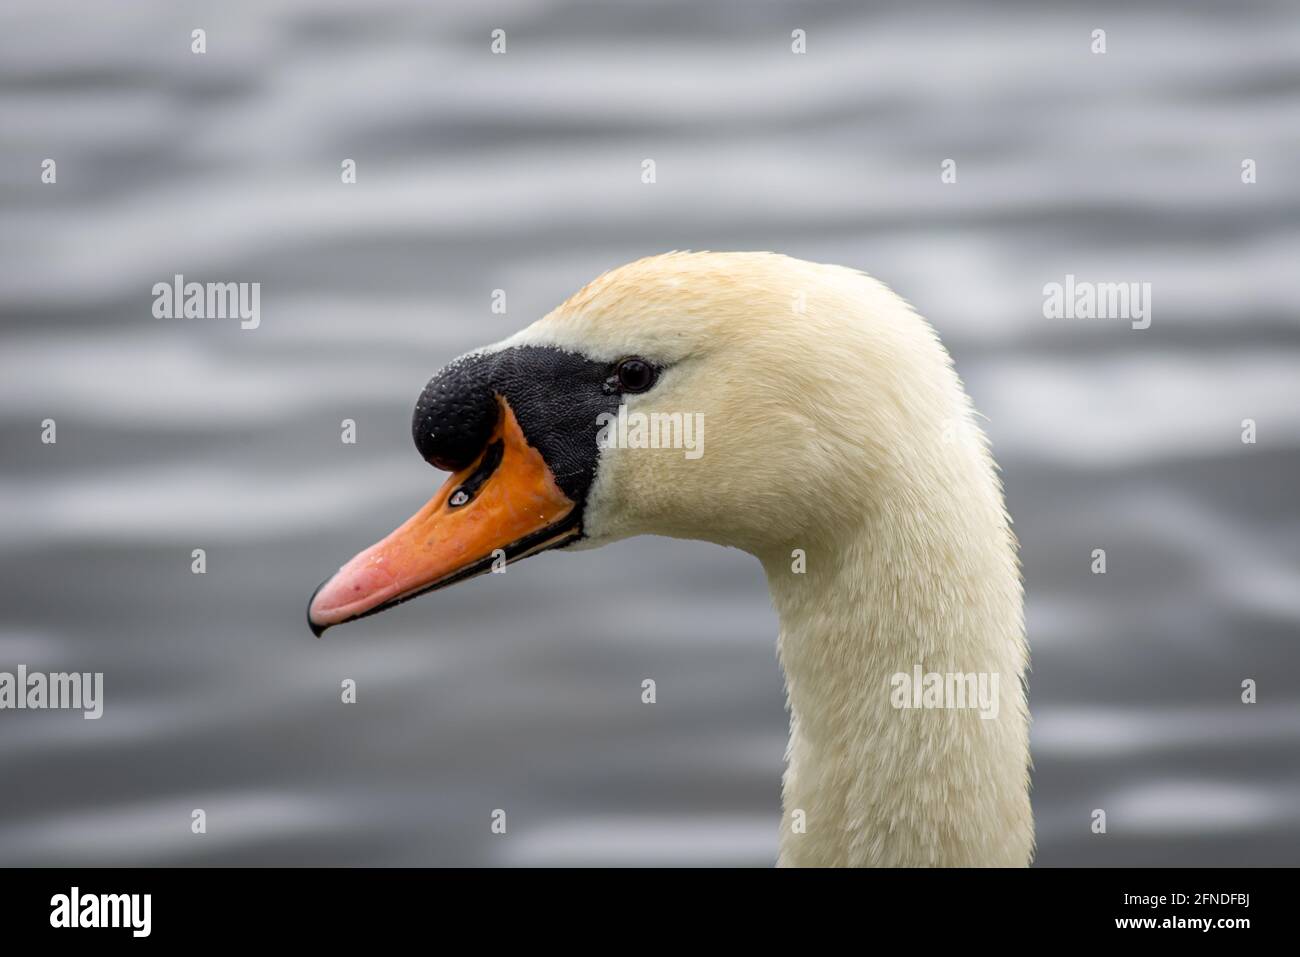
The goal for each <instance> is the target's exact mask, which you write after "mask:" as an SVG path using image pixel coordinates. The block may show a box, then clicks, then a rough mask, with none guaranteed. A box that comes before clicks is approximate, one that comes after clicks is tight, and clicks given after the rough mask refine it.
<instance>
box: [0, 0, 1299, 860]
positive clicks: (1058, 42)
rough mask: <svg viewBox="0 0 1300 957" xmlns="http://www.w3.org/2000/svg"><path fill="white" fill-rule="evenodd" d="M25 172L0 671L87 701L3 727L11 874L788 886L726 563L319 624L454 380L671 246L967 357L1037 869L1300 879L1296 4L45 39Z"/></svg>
mask: <svg viewBox="0 0 1300 957" xmlns="http://www.w3.org/2000/svg"><path fill="white" fill-rule="evenodd" d="M196 27H202V28H204V29H205V30H206V31H207V44H208V47H207V49H208V52H207V53H206V54H205V55H202V56H199V55H195V54H192V53H191V52H190V42H191V41H190V31H191V30H192V29H194V28H196ZM494 28H502V29H504V30H505V31H506V35H507V43H508V46H507V50H508V52H507V54H506V55H504V56H494V55H492V54H491V53H490V52H489V33H490V31H491V30H492V29H494ZM796 28H799V29H804V30H806V31H807V37H808V40H807V45H808V46H807V49H808V52H807V54H806V55H802V56H797V55H793V54H792V53H791V31H792V30H794V29H796ZM1095 28H1103V29H1105V30H1106V31H1107V44H1108V52H1107V53H1106V54H1105V55H1094V54H1092V53H1090V51H1089V47H1090V43H1091V40H1090V34H1091V31H1092V30H1093V29H1095ZM0 143H2V148H3V164H2V169H0V177H2V180H0V189H2V190H3V193H2V194H0V195H2V198H3V203H2V206H0V210H2V212H0V215H2V217H3V229H2V230H0V309H2V310H3V323H4V325H3V346H2V348H0V370H2V373H0V429H2V430H3V434H2V441H3V457H4V468H3V475H2V477H0V530H2V532H0V589H2V590H3V593H2V595H0V620H2V621H3V624H2V626H0V670H13V669H14V667H16V666H17V665H18V664H26V665H27V666H29V668H31V669H34V670H47V671H54V670H77V671H103V672H104V673H105V696H106V704H105V713H104V717H103V718H102V719H101V720H99V721H85V720H83V719H82V718H81V717H80V715H79V714H78V713H39V712H35V713H34V712H21V713H19V712H4V713H0V863H4V864H250V863H251V864H261V863H267V864H270V863H298V864H317V863H328V864H402V865H414V864H586V863H614V864H623V863H649V864H740V865H766V864H769V863H771V862H772V861H773V859H774V857H775V853H776V838H777V821H778V815H779V809H780V794H779V779H780V773H781V769H782V766H783V761H782V752H783V749H784V746H785V741H786V716H785V713H784V711H783V697H782V686H781V676H780V673H779V670H778V668H777V663H776V660H775V654H774V640H775V634H776V620H775V616H774V614H773V612H772V610H771V608H770V606H769V603H768V598H767V593H766V588H765V584H764V581H763V577H762V574H761V572H760V570H759V568H758V566H757V564H756V563H755V562H754V561H753V560H751V559H750V558H748V557H747V556H745V555H742V554H739V553H735V552H728V551H723V550H721V549H717V548H714V547H712V546H708V545H703V544H696V543H689V542H677V541H668V540H660V539H639V540H634V541H629V542H624V543H620V544H618V545H616V546H613V547H611V548H608V549H605V550H603V551H599V552H587V553H574V554H552V555H547V556H544V557H542V558H539V559H534V560H532V561H529V562H526V563H523V564H521V565H519V566H516V567H514V568H512V569H511V571H510V572H509V574H508V575H507V576H505V578H497V577H492V576H489V577H488V578H485V579H479V580H477V581H474V582H471V583H468V584H464V585H461V586H459V587H457V588H455V589H453V590H451V591H448V592H446V593H441V594H439V595H437V596H434V597H430V598H426V599H424V600H422V601H419V602H415V603H413V604H409V605H406V606H403V607H402V608H400V609H398V610H396V611H393V612H390V613H388V614H386V615H383V616H380V617H378V618H374V619H370V620H368V621H367V622H365V623H364V624H363V625H359V626H353V627H350V628H344V629H340V630H338V631H335V632H332V633H331V634H329V636H328V637H327V638H325V639H324V640H322V641H316V640H314V639H313V638H312V637H311V635H310V634H309V633H308V631H307V629H306V626H305V624H304V620H303V608H304V605H305V603H306V600H307V598H308V596H309V595H310V593H311V591H312V589H313V588H314V586H315V585H316V584H317V582H318V581H320V580H321V579H322V578H323V577H324V576H325V575H326V574H327V573H329V572H330V571H332V570H333V569H334V568H335V567H337V565H338V564H339V563H341V562H342V561H343V560H344V559H345V558H347V557H349V556H350V555H352V554H353V552H354V551H356V550H357V549H358V548H360V547H361V546H363V545H365V544H368V543H369V542H371V541H372V540H373V539H375V538H377V537H378V536H379V535H380V534H382V533H384V532H386V531H388V530H389V529H390V528H392V527H393V526H395V525H396V524H397V523H398V522H400V521H401V520H402V519H404V518H405V517H406V516H407V515H408V514H409V513H410V512H411V511H413V510H414V508H415V507H416V506H418V505H419V504H421V503H423V502H424V501H425V499H426V498H427V497H428V496H429V495H430V494H431V491H432V489H433V488H434V485H435V483H436V482H437V481H438V480H439V476H438V475H437V474H436V473H434V472H432V471H430V470H429V469H428V468H427V467H426V466H425V465H424V464H423V463H422V462H421V461H420V459H419V457H418V455H417V454H416V453H415V451H414V449H413V448H412V446H411V440H410V435H409V419H410V411H411V408H412V406H413V403H414V400H415V397H416V395H417V394H418V392H419V390H420V388H421V387H422V386H423V384H424V382H425V381H426V379H427V378H428V376H429V375H430V374H431V373H432V372H433V371H435V370H436V369H437V368H438V367H439V366H440V365H441V364H442V363H443V362H445V361H446V360H447V359H449V358H451V357H453V356H455V355H457V354H459V353H460V352H462V351H464V350H466V349H468V348H470V347H472V346H475V345H478V344H481V343H485V342H490V341H495V340H497V339H499V338H502V337H503V336H505V335H506V334H508V333H510V332H512V331H514V330H515V329H516V328H518V327H520V326H522V325H524V324H526V323H528V322H530V321H532V320H533V319H534V318H536V317H538V316H540V315H542V314H543V313H545V312H546V311H547V310H549V309H550V308H551V307H552V306H554V305H555V304H556V303H558V302H559V301H561V300H562V299H563V298H564V297H566V296H567V295H568V294H569V293H570V292H572V291H573V290H574V289H576V288H577V287H578V286H580V285H581V284H582V283H584V282H585V281H586V280H588V279H589V278H591V277H593V276H594V275H596V274H597V273H599V272H601V271H603V270H604V269H606V268H609V267H611V266H614V265H617V264H619V263H621V262H624V261H626V260H630V259H634V258H637V257H640V256H643V255H647V254H651V253H655V252H660V251H664V250H668V249H674V248H681V249H686V248H691V249H775V250H779V251H782V252H786V253H789V254H792V255H796V256H800V257H804V258H809V259H815V260H823V261H829V262H837V263H843V264H847V265H850V266H855V267H859V268H863V269H865V270H867V271H869V272H871V273H873V274H874V275H876V276H878V277H879V278H881V279H883V280H884V281H885V282H887V283H889V284H890V285H891V286H892V287H893V288H894V289H896V290H897V291H898V292H899V293H900V294H902V295H903V296H905V297H906V298H908V299H909V300H911V301H912V302H913V303H914V304H915V305H916V306H917V307H918V309H919V310H920V311H921V312H922V314H924V315H925V316H927V317H928V318H929V319H930V320H931V321H932V322H933V323H934V325H935V326H936V327H937V328H938V330H939V332H940V333H941V335H942V336H943V338H944V340H945V341H946V343H947V344H948V346H949V347H950V349H951V350H952V352H953V354H954V356H955V358H956V361H957V365H958V368H959V371H960V372H961V373H962V374H963V376H964V378H965V380H966V382H967V384H968V387H969V389H970V391H971V393H972V394H973V396H974V399H975V402H976V405H977V406H978V407H979V408H980V410H981V411H982V412H983V413H984V414H985V415H986V416H987V417H988V423H987V425H988V429H989V432H990V433H991V435H992V439H993V442H994V447H995V450H996V453H997V455H998V458H999V460H1000V462H1001V465H1002V468H1003V472H1004V476H1005V480H1006V486H1007V492H1008V498H1009V503H1010V508H1011V511H1012V513H1013V515H1014V516H1015V520H1016V529H1017V531H1018V533H1019V535H1020V537H1021V541H1022V544H1023V560H1024V565H1025V574H1026V580H1027V591H1028V622H1029V634H1030V640H1031V643H1032V648H1033V673H1032V676H1031V679H1030V690H1031V703H1032V708H1033V712H1034V715H1035V725H1034V736H1033V744H1034V759H1035V765H1036V768H1035V773H1034V805H1035V810H1036V815H1037V822H1038V835H1039V856H1038V861H1039V863H1040V864H1042V865H1065V864H1084V865H1099V864H1119V865H1135V864H1284V863H1286V864H1296V863H1300V668H1298V667H1297V666H1298V665H1300V647H1298V646H1297V625H1298V624H1300V534H1297V533H1298V532H1300V517H1298V514H1297V508H1296V498H1297V494H1296V477H1297V475H1300V402H1298V401H1297V393H1298V391H1300V390H1298V388H1297V386H1298V383H1300V376H1298V375H1297V372H1298V371H1300V323H1298V322H1297V307H1296V303H1297V293H1300V270H1297V263H1300V185H1298V177H1300V162H1298V161H1297V156H1298V155H1300V16H1297V15H1296V7H1295V5H1294V4H1293V3H1289V2H1276V3H1268V2H1260V3H1246V4H1215V3H1208V2H1201V3H1198V2H1191V3H1157V2H1150V0H1144V2H1137V3H1127V2H1126V3H1119V2H1109V3H1101V4H1097V3H1082V2H1074V3H1067V4H1052V5H1050V6H1048V5H1040V4H1032V3H1007V4H986V3H969V2H961V3H958V2H950V3H926V4H914V3H905V2H887V3H877V4H871V5H870V6H869V7H867V6H866V5H859V4H851V3H837V2H825V0H819V2H809V3H776V2H761V0H760V2H725V3H699V2H695V0H679V2H666V3H655V4H640V3H637V4H633V3H623V2H604V0H601V2H597V0H584V2H558V0H552V2H523V0H520V2H513V3H491V4H489V3H476V4H464V5H457V6H453V5H451V4H440V3H418V2H389V0H381V2H367V3H353V2H347V3H344V2H337V0H334V2H319V0H312V2H306V0H294V2H282V3H275V4H264V3H253V2H222V3H216V2H200V3H188V4H172V3H163V2H147V3H132V4H105V3H92V2H89V0H84V2H79V3H60V2H52V0H43V2H39V3H37V2H26V0H22V2H10V3H6V4H4V5H3V7H2V8H0ZM46 157H51V158H54V159H55V160H56V161H57V164H58V166H57V175H58V180H57V184H56V185H43V184H42V183H41V182H40V164H41V161H42V160H43V159H44V158H46ZM949 157H951V158H954V159H956V160H957V164H958V181H957V183H956V184H954V185H943V184H941V183H940V180H939V164H940V162H941V161H942V160H943V159H945V158H949ZM345 158H352V159H355V160H356V162H357V170H358V172H357V178H358V181H357V183H356V185H353V186H344V185H342V184H341V182H340V163H341V162H342V160H343V159H345ZM644 158H653V159H654V160H655V161H656V163H657V174H658V182H657V183H656V184H655V185H653V186H646V185H643V184H642V182H641V178H640V173H641V162H642V160H643V159H644ZM1245 158H1253V159H1255V160H1256V161H1257V163H1258V169H1259V173H1258V177H1259V181H1258V183H1257V184H1255V185H1250V186H1247V185H1243V184H1242V182H1241V179H1240V167H1241V162H1242V160H1243V159H1245ZM176 273H182V274H184V275H185V276H186V277H187V278H188V279H193V280H199V281H226V280H231V281H245V282H252V281H257V282H261V283H262V322H261V326H260V328H258V329H257V330H255V331H241V330H240V329H239V328H238V325H237V324H236V323H233V322H200V321H191V322H184V321H169V320H160V319H155V318H153V317H152V315H151V306H152V301H153V297H152V293H151V287H152V285H153V284H154V283H155V282H160V281H163V282H165V281H169V280H170V277H172V276H173V275H174V274H176ZM1066 273H1073V274H1075V275H1077V276H1078V277H1079V278H1080V279H1093V280H1105V281H1135V282H1150V283H1151V284H1152V288H1153V293H1152V300H1153V303H1152V304H1153V318H1154V321H1153V324H1152V326H1151V328H1150V329H1147V330H1145V331H1135V330H1132V329H1131V328H1129V325H1128V324H1127V323H1126V322H1123V321H1118V322H1115V321H1111V322H1104V321H1096V320H1093V321H1088V320H1074V321H1071V320H1049V319H1045V318H1044V317H1043V313H1042V287H1043V285H1044V283H1047V282H1052V281H1062V280H1063V278H1064V276H1065V274H1066ZM498 288H500V289H504V290H506V291H507V294H508V314H507V315H495V314H493V313H492V312H491V311H490V301H491V294H492V290H493V289H498ZM45 418H54V419H55V420H56V421H57V423H58V442H57V445H53V446H48V445H42V444H41V442H40V423H41V421H42V420H43V419H45ZM345 418H353V419H355V420H356V422H357V423H358V431H359V441H358V443H357V444H356V445H355V446H348V445H344V444H342V443H341V442H340V439H339V433H340V422H341V420H343V419H345ZM1245 418H1252V419H1254V420H1256V422H1257V427H1258V441H1257V443H1256V444H1254V445H1246V444H1243V443H1242V441H1241V422H1242V420H1243V419H1245ZM1098 547H1103V548H1105V549H1106V550H1107V556H1108V573H1107V574H1106V575H1104V576H1101V575H1094V574H1092V573H1091V571H1090V565H1091V552H1092V549H1094V548H1098ZM194 548H204V549H206V550H207V555H208V570H207V574H206V575H193V574H191V571H190V564H191V558H190V555H191V550H192V549H194ZM647 676H651V677H654V678H655V679H656V680H657V682H658V696H659V703H658V704H657V705H656V706H654V707H647V706H645V705H643V704H641V702H640V682H641V680H642V678H643V677H647ZM344 678H353V679H355V680H356V681H357V683H358V701H357V703H356V704H355V705H343V704H342V703H341V702H340V691H339V688H340V682H341V681H342V680H343V679H344ZM1244 678H1254V679H1256V680H1257V681H1258V682H1259V703H1258V704H1256V705H1254V706H1249V707H1248V706H1245V705H1243V704H1241V703H1240V700H1239V696H1240V693H1241V692H1240V684H1241V681H1242V680H1243V679H1244ZM193 808H203V809H204V810H205V811H206V812H207V816H208V833H207V834H205V835H202V836H196V835H193V834H191V832H190V812H191V810H192V809H193ZM495 808H503V809H506V810H507V813H508V815H509V825H510V827H509V834H508V835H507V836H505V837H497V836H493V835H492V834H491V833H490V830H489V823H490V817H489V816H490V814H491V812H492V810H493V809H495ZM1094 808H1104V809H1106V811H1107V813H1108V833H1107V834H1106V835H1105V836H1096V835H1093V834H1091V833H1090V830H1089V824H1090V821H1091V819H1090V813H1091V811H1092V809H1094Z"/></svg>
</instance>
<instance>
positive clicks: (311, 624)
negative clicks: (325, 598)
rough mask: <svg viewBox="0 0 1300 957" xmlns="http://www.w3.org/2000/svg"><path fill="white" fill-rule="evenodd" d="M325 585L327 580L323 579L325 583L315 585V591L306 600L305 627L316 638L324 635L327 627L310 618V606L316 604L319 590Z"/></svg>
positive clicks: (327, 582)
mask: <svg viewBox="0 0 1300 957" xmlns="http://www.w3.org/2000/svg"><path fill="white" fill-rule="evenodd" d="M327 584H329V579H328V578H327V579H325V581H323V582H321V583H320V584H319V585H317V586H316V590H315V591H314V592H312V593H311V597H310V598H308V599H307V627H308V628H310V629H311V633H312V634H313V635H315V636H316V637H317V638H319V637H320V636H321V635H323V634H325V629H326V628H328V627H329V625H322V624H321V623H320V622H318V621H317V620H316V619H315V618H313V617H312V616H311V606H312V605H314V604H315V603H316V596H317V595H319V594H320V590H321V589H322V588H324V587H325V586H326V585H327Z"/></svg>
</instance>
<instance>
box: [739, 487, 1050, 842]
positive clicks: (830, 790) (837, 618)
mask: <svg viewBox="0 0 1300 957" xmlns="http://www.w3.org/2000/svg"><path fill="white" fill-rule="evenodd" d="M995 491H996V489H995ZM980 498H981V496H974V497H973V498H971V499H968V500H966V501H959V500H956V499H954V500H953V501H951V502H941V503H938V504H937V505H936V504H935V503H933V502H927V503H925V506H924V507H923V508H916V509H911V510H909V509H907V508H906V507H904V508H902V509H898V508H895V509H891V510H890V511H889V513H888V514H881V515H875V516H872V515H868V517H867V518H865V519H864V520H863V521H862V522H861V523H860V524H859V525H857V526H856V527H852V526H847V527H846V528H845V530H844V531H842V532H840V533H839V534H837V535H833V536H825V537H824V538H823V540H821V541H818V542H815V543H809V544H807V545H806V546H805V547H804V549H803V552H804V558H803V568H802V569H801V570H800V568H799V555H798V553H796V552H795V548H797V547H798V546H796V545H792V546H791V547H790V549H789V551H788V552H787V551H786V550H785V549H782V550H781V551H780V554H773V555H771V556H768V557H767V558H765V559H764V565H765V568H766V571H767V575H768V580H769V586H770V588H771V592H772V597H773V602H774V604H775V606H776V609H777V612H778V615H779V616H780V621H781V634H780V639H779V655H780V658H781V663H782V667H783V669H784V671H785V677H786V691H787V696H788V702H789V710H790V744H789V748H788V766H787V769H786V773H785V777H784V780H783V788H782V790H783V803H784V813H783V818H782V828H781V863H782V864H788V865H816V866H835V865H857V866H861V865H880V866H941V865H955V866H978V865H989V864H998V865H1024V864H1026V863H1027V862H1028V860H1029V857H1030V856H1031V854H1032V845H1033V825H1032V817H1031V815H1030V808H1029V801H1028V771H1027V766H1028V716H1027V711H1026V705H1025V695H1024V687H1023V684H1022V680H1021V678H1022V674H1023V672H1024V668H1025V664H1026V651H1025V644H1024V634H1023V624H1022V622H1023V619H1022V611H1021V602H1022V598H1021V586H1020V578H1019V569H1018V565H1017V560H1016V557H1015V551H1014V540H1013V539H1012V538H1011V535H1010V530H1009V528H1008V527H1007V524H1006V518H1005V514H1004V513H1003V511H1002V507H1001V496H1000V494H994V495H993V496H992V498H989V497H988V496H983V498H985V499H987V500H986V501H980ZM900 675H905V676H906V678H900V677H899V676H900ZM931 675H938V676H942V677H941V678H940V679H938V680H939V681H941V682H942V685H939V686H938V687H936V683H937V682H936V680H935V679H931V678H930V677H929V676H931ZM918 679H919V687H918ZM927 687H928V688H929V692H930V693H929V694H927V693H926V688H927Z"/></svg>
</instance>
